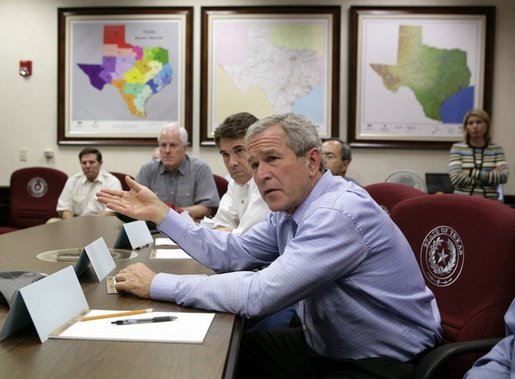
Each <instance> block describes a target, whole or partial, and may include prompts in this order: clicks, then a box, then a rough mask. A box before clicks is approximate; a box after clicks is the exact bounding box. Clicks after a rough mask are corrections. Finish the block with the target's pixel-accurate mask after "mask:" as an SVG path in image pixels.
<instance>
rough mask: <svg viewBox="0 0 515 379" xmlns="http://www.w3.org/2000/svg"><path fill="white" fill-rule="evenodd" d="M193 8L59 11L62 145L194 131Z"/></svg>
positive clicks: (144, 140)
mask: <svg viewBox="0 0 515 379" xmlns="http://www.w3.org/2000/svg"><path fill="white" fill-rule="evenodd" d="M192 17H193V8H192V7H120V8H58V36H59V46H58V50H59V51H58V132H57V140H58V141H57V142H58V144H59V145H85V144H95V145H156V143H157V142H156V138H157V137H158V135H159V131H160V130H161V128H162V126H163V125H164V124H167V123H171V122H176V123H178V124H180V125H181V126H184V127H185V128H186V130H187V131H188V132H189V138H190V141H191V130H192V129H191V116H192V66H193V64H192V54H193V50H192V39H193V38H192V36H193V25H192V22H193V19H192Z"/></svg>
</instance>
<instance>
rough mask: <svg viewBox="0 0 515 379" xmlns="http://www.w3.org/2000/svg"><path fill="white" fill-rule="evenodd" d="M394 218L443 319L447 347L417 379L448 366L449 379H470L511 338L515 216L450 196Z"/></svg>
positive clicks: (416, 203) (412, 205)
mask: <svg viewBox="0 0 515 379" xmlns="http://www.w3.org/2000/svg"><path fill="white" fill-rule="evenodd" d="M390 216H391V218H392V220H393V221H394V222H395V223H396V224H397V225H398V226H399V228H400V229H401V230H402V232H403V233H404V235H405V236H406V238H407V240H408V241H409V243H410V245H411V247H412V249H413V251H414V253H415V255H416V259H417V261H418V263H419V265H420V268H421V271H422V273H423V275H424V279H425V281H426V285H427V286H428V287H429V288H430V289H431V291H433V293H434V295H435V298H436V302H437V304H438V307H439V309H440V315H441V318H442V330H443V343H442V345H441V346H439V347H437V348H435V349H433V350H432V351H431V352H430V353H429V354H428V355H427V356H425V357H424V358H423V359H422V360H421V362H420V365H419V366H418V367H417V373H416V375H415V378H424V379H429V378H432V377H433V375H434V373H435V371H436V370H437V369H438V368H439V367H440V366H441V365H442V364H447V365H448V366H449V368H448V370H449V373H450V375H449V378H463V375H464V373H465V372H466V370H468V369H469V368H470V367H471V366H472V364H473V363H474V362H475V361H476V360H477V359H478V358H479V357H480V356H481V355H484V353H486V351H488V350H489V349H490V348H491V347H492V346H493V345H494V344H495V343H496V342H497V341H498V340H500V339H501V338H502V337H504V336H505V326H504V319H503V317H504V314H505V313H506V311H507V309H508V307H509V305H510V303H511V301H512V300H513V297H514V296H515V280H514V279H515V260H514V255H513V252H514V251H515V210H514V209H511V208H510V207H508V206H506V205H504V204H501V203H498V202H496V201H493V200H489V199H484V198H480V197H475V196H464V195H452V194H442V195H438V196H433V195H428V196H425V197H423V196H418V197H414V198H411V199H407V200H404V201H401V202H399V203H398V204H397V205H396V206H395V207H394V208H393V210H392V212H391V214H390ZM471 352H481V354H479V353H475V354H470V353H471ZM464 353H467V354H464ZM446 371H447V370H446Z"/></svg>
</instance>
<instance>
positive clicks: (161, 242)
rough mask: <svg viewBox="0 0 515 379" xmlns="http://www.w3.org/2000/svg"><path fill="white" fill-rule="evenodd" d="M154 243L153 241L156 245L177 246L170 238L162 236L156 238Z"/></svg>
mask: <svg viewBox="0 0 515 379" xmlns="http://www.w3.org/2000/svg"><path fill="white" fill-rule="evenodd" d="M154 243H155V245H156V246H178V245H177V244H176V243H175V242H173V241H172V240H171V239H170V238H163V237H158V238H156V240H155V241H154Z"/></svg>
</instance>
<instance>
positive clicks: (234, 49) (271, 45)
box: [200, 6, 340, 145]
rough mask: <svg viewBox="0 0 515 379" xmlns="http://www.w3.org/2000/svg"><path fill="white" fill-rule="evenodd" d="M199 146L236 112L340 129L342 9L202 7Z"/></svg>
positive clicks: (322, 130) (325, 132)
mask: <svg viewBox="0 0 515 379" xmlns="http://www.w3.org/2000/svg"><path fill="white" fill-rule="evenodd" d="M201 19H202V26H201V29H202V32H201V34H202V35H201V51H202V62H201V65H202V67H201V99H200V107H201V115H200V129H201V132H200V133H201V135H200V137H201V138H200V140H201V141H200V142H201V144H202V145H212V144H214V142H213V133H214V130H215V129H216V128H217V127H218V125H220V124H221V123H222V122H223V120H224V119H225V118H226V117H227V116H229V115H231V114H234V113H238V112H249V113H252V114H254V115H255V116H256V117H257V118H263V117H266V116H270V115H273V114H280V113H287V112H294V113H298V114H301V115H303V116H305V117H307V118H309V119H311V120H313V121H314V122H315V124H316V125H317V127H318V131H319V134H320V136H321V137H322V138H324V137H331V136H333V137H334V136H337V135H338V130H339V125H338V124H339V122H338V120H339V81H340V78H339V71H340V7H339V6H313V7H311V6H303V7H285V6H281V7H202V8H201Z"/></svg>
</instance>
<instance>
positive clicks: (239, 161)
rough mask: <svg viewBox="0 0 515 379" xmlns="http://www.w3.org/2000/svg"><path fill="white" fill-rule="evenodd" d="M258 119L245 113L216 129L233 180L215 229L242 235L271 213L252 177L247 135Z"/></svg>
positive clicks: (218, 215) (233, 117)
mask: <svg viewBox="0 0 515 379" xmlns="http://www.w3.org/2000/svg"><path fill="white" fill-rule="evenodd" d="M256 121H258V119H257V118H256V117H255V116H253V115H252V114H250V113H247V112H241V113H236V114H234V115H231V116H229V117H227V118H226V119H225V120H224V122H223V123H222V124H221V125H220V126H218V128H216V130H215V135H214V138H215V144H216V146H218V148H219V149H220V154H221V155H222V158H223V160H224V164H225V167H226V168H227V171H228V172H229V175H230V176H231V178H232V179H233V180H232V181H231V182H230V183H229V186H228V188H227V192H226V193H225V195H224V196H223V197H222V199H221V200H220V205H219V207H218V211H217V212H216V215H215V217H214V218H213V221H214V222H215V228H216V229H221V230H226V231H229V232H232V233H234V234H236V235H241V234H243V233H245V232H246V231H247V230H248V229H250V228H251V227H252V226H253V225H254V224H257V223H258V222H261V221H264V220H265V219H266V216H267V215H268V214H269V213H270V209H269V208H268V205H266V203H265V201H264V200H263V198H262V197H261V194H260V193H259V189H258V188H257V186H256V183H255V182H254V179H253V178H252V168H251V167H250V165H249V163H248V160H247V158H248V156H247V148H246V146H245V133H246V132H247V129H248V128H249V126H250V125H252V124H253V123H255V122H256Z"/></svg>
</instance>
